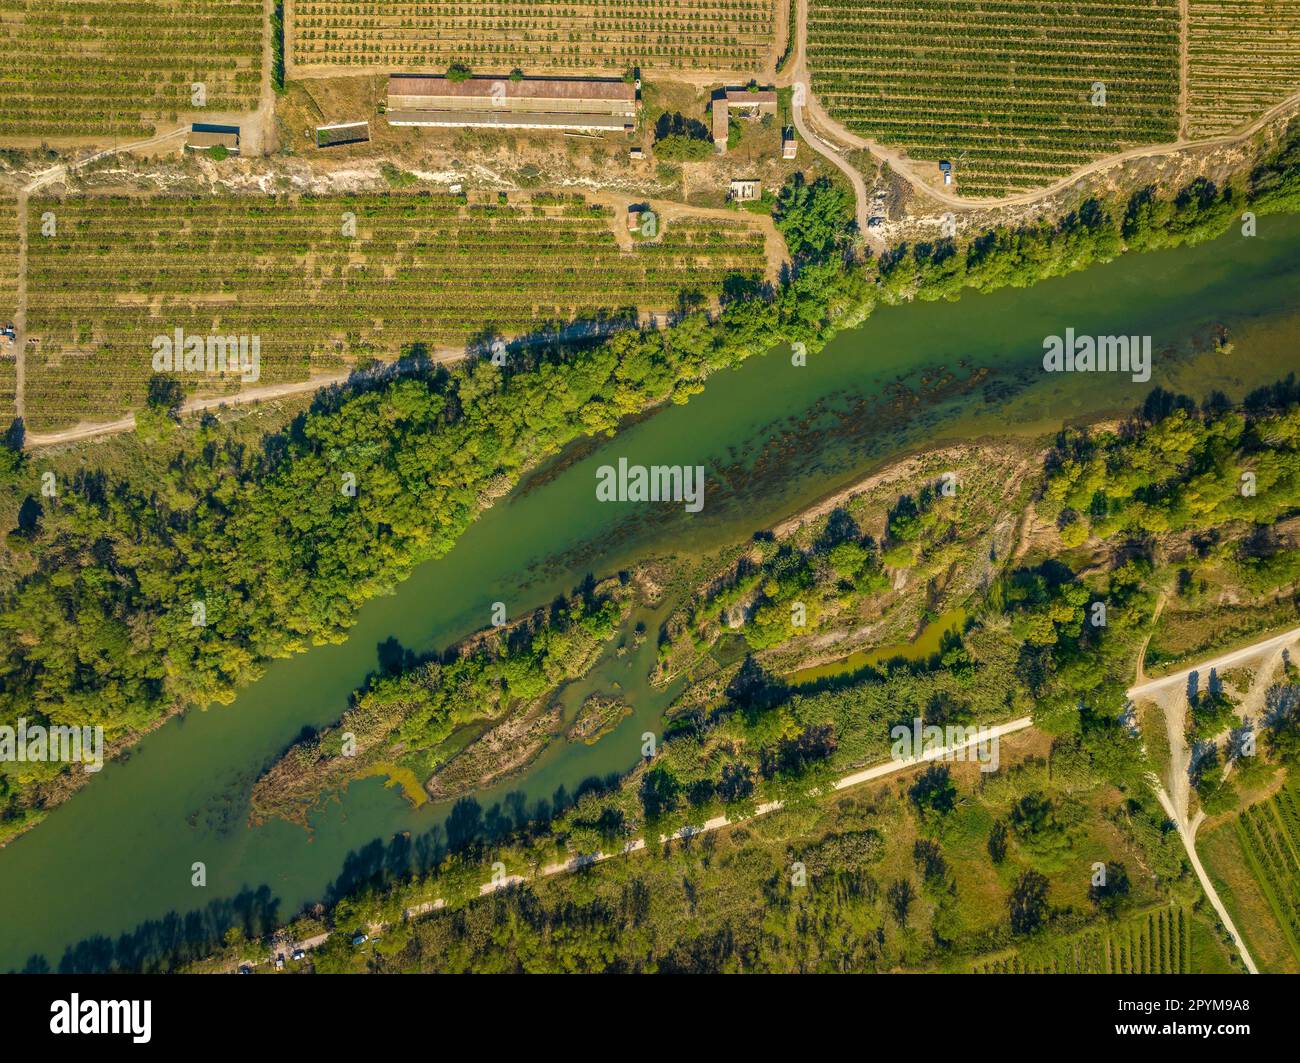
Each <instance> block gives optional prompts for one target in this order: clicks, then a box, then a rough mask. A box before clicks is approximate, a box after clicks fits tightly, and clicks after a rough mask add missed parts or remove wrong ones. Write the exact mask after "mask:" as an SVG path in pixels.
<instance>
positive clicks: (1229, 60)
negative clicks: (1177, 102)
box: [1187, 0, 1300, 137]
mask: <svg viewBox="0 0 1300 1063" xmlns="http://www.w3.org/2000/svg"><path fill="white" fill-rule="evenodd" d="M1188 67H1189V68H1188V88H1187V111H1188V121H1189V129H1190V132H1191V135H1192V136H1194V137H1205V136H1214V135H1216V134H1220V133H1226V132H1228V131H1229V130H1231V129H1234V128H1236V127H1237V126H1240V125H1243V124H1245V123H1247V122H1249V121H1250V120H1251V119H1253V118H1256V117H1258V116H1259V115H1260V114H1261V113H1263V112H1264V111H1266V110H1268V108H1270V107H1272V106H1273V105H1274V104H1276V103H1278V102H1279V101H1281V100H1283V99H1285V98H1286V97H1287V96H1290V95H1292V94H1293V93H1295V92H1298V91H1300V4H1298V3H1294V2H1289V0H1190V5H1189V9H1188Z"/></svg>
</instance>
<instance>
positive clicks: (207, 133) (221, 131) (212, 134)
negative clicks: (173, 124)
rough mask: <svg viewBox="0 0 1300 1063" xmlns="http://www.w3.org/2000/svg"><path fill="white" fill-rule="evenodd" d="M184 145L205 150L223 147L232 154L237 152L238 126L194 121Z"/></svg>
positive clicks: (195, 149)
mask: <svg viewBox="0 0 1300 1063" xmlns="http://www.w3.org/2000/svg"><path fill="white" fill-rule="evenodd" d="M185 146H186V147H187V148H190V149H192V150H193V151H207V150H208V149H209V148H218V147H220V148H225V149H226V150H227V151H229V152H230V154H232V155H238V154H239V126H237V125H208V124H207V123H204V122H195V123H194V124H193V125H192V126H190V135H189V138H188V139H187V140H186V141H185Z"/></svg>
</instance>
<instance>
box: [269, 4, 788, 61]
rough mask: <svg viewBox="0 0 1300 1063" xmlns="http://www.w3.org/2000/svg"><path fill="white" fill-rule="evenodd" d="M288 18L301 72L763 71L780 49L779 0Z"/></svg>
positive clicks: (342, 12) (321, 7)
mask: <svg viewBox="0 0 1300 1063" xmlns="http://www.w3.org/2000/svg"><path fill="white" fill-rule="evenodd" d="M287 18H288V24H287V25H288V33H289V35H290V45H289V55H290V60H291V62H292V64H293V66H294V67H295V68H311V67H321V66H324V67H338V66H344V67H354V68H355V67H363V68H369V69H376V70H378V69H383V70H387V69H390V68H392V69H403V70H404V69H429V70H443V69H445V68H446V67H447V65H448V64H449V63H451V62H452V61H453V60H459V61H461V62H464V63H468V64H469V65H470V66H472V67H475V68H477V69H483V70H487V69H493V70H509V69H511V68H512V67H515V66H519V67H522V68H523V70H524V72H525V73H533V72H535V71H538V70H549V69H554V68H560V67H562V68H565V69H566V70H573V71H579V70H581V71H596V70H599V71H607V72H608V71H617V72H622V71H623V70H626V69H627V68H629V67H633V66H642V67H660V68H670V69H686V68H706V69H710V68H712V69H728V70H751V69H752V70H755V71H757V70H758V69H759V68H760V67H762V66H763V64H764V63H765V61H766V60H767V59H768V58H769V56H770V53H771V52H772V51H773V49H774V47H775V42H774V29H775V22H774V19H775V2H774V0H572V2H569V3H563V2H561V3H557V4H545V5H542V4H530V3H510V2H508V0H507V2H502V0H488V2H486V3H480V4H467V3H464V2H463V0H436V2H433V3H427V2H426V3H400V2H399V3H387V4H383V5H379V4H374V3H369V4H356V3H338V2H336V0H315V2H312V0H291V2H290V3H289V6H288V11H287Z"/></svg>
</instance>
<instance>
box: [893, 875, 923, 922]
mask: <svg viewBox="0 0 1300 1063" xmlns="http://www.w3.org/2000/svg"><path fill="white" fill-rule="evenodd" d="M885 896H886V899H887V900H888V901H889V908H890V911H892V912H893V913H894V919H895V920H896V921H897V922H898V925H899V926H900V927H905V926H907V916H908V913H909V912H910V911H911V910H912V902H913V901H915V900H916V887H915V886H913V885H912V880H911V879H906V878H900V879H895V880H894V881H893V882H891V883H890V884H889V889H888V890H886V891H885Z"/></svg>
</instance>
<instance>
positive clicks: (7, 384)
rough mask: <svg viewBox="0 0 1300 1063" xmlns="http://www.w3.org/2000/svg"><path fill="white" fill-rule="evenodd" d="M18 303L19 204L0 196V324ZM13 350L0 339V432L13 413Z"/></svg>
mask: <svg viewBox="0 0 1300 1063" xmlns="http://www.w3.org/2000/svg"><path fill="white" fill-rule="evenodd" d="M17 302H18V204H17V202H16V201H15V200H14V198H13V197H12V196H6V195H0V327H3V326H5V325H8V324H9V323H10V322H11V321H13V319H14V310H15V309H16V307H17ZM16 354H17V352H16V350H15V349H14V348H13V347H8V348H6V347H5V346H4V341H3V340H2V339H0V431H3V430H4V429H5V428H7V427H8V425H9V418H10V417H12V416H13V414H14V387H15V385H16V383H17V361H16Z"/></svg>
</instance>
